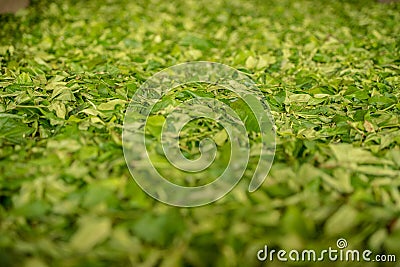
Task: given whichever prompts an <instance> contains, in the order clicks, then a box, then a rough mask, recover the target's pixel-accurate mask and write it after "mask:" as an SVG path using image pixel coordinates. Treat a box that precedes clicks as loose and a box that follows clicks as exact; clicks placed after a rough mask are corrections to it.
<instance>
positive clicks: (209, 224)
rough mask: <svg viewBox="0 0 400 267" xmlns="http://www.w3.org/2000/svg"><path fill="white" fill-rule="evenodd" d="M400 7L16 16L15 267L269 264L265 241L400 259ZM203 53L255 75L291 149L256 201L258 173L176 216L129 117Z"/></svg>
mask: <svg viewBox="0 0 400 267" xmlns="http://www.w3.org/2000/svg"><path fill="white" fill-rule="evenodd" d="M399 11H400V5H399V4H398V3H396V4H395V3H392V4H380V3H377V2H376V1H372V0H371V1H367V0H366V1H344V0H343V1H307V0H299V1H289V0H283V1H278V0H276V1H275V0H273V1H261V0H260V1H256V0H252V1H240V0H232V1H219V0H213V1H209V0H206V1H194V0H190V1H173V2H170V1H161V0H151V1H142V0H139V1H128V0H120V1H117V0H115V1H112V0H107V1H95V0H93V1H73V0H66V1H44V0H42V1H32V3H31V5H30V6H29V7H28V8H27V9H24V10H20V11H19V12H17V13H16V14H5V15H1V16H0V266H27V267H38V266H259V265H262V263H259V262H258V261H257V258H256V253H257V251H258V250H259V249H262V248H263V246H264V245H268V246H269V247H271V248H275V249H279V248H282V249H286V250H290V249H311V248H315V249H317V250H318V249H326V248H328V247H329V246H330V247H335V246H336V240H337V239H338V238H340V237H342V238H346V239H347V241H348V243H349V247H350V248H353V249H371V250H373V251H374V253H391V254H396V255H397V258H400V221H399V219H398V218H399V215H400V194H399V188H400V149H399V146H400V131H399V127H400V121H399V120H400V119H399V118H400V116H399V114H400V111H399V109H400V103H399V97H400V91H399V87H400V67H399V63H400V53H399V49H400V48H399V47H400V46H399V44H400V39H399V36H400V25H399V21H400V12H399ZM194 60H207V61H215V62H220V63H224V64H227V65H229V66H232V67H234V68H237V69H239V70H241V71H243V72H245V73H247V74H248V75H249V76H250V77H251V78H252V79H253V80H254V81H255V83H256V84H257V86H258V87H259V88H260V89H261V90H262V92H263V93H264V94H265V98H266V100H267V101H268V103H269V104H270V107H271V109H272V114H273V116H274V119H275V122H276V127H277V152H276V159H275V162H274V165H273V167H272V170H271V172H270V174H269V176H268V178H267V180H266V182H265V183H264V184H263V186H262V187H261V188H260V189H259V190H258V191H256V192H255V193H252V194H249V193H248V192H247V191H246V190H247V186H248V182H249V179H250V177H251V173H249V172H247V173H246V174H245V177H244V179H243V180H242V182H241V183H240V184H239V185H238V186H237V187H236V188H235V189H234V190H233V191H232V192H231V193H230V194H229V195H227V196H226V197H225V198H223V199H221V200H220V201H218V202H216V203H214V204H212V205H207V206H204V207H200V208H192V209H187V208H175V207H170V206H167V205H164V204H162V203H159V202H157V201H154V200H153V199H151V198H150V197H148V196H147V195H146V194H145V193H144V192H143V191H142V190H141V189H140V188H139V187H138V186H137V185H136V184H135V182H134V181H133V179H132V178H131V177H130V174H129V171H128V169H127V167H126V165H125V161H124V157H123V153H122V147H121V132H122V123H123V117H124V112H125V108H126V106H127V103H129V100H130V98H131V97H132V95H133V94H134V92H135V90H136V88H138V87H139V86H140V85H141V84H142V83H143V82H144V81H145V80H146V79H147V78H148V77H150V76H151V75H153V74H154V73H156V72H158V71H160V70H162V69H164V68H166V67H169V66H172V65H174V64H177V63H182V62H187V61H194ZM215 97H216V98H218V94H217V95H216V96H215ZM176 99H179V96H178V97H177V98H176ZM173 100H174V99H172V100H171V103H172V102H173ZM193 127H197V126H193ZM198 127H200V126H198ZM201 127H204V125H201ZM199 129H200V128H199ZM214 130H215V129H214ZM188 131H189V132H190V128H189V130H188ZM210 134H211V135H212V134H215V131H213V130H212V129H211V130H210ZM221 142H224V140H222V141H221ZM287 264H288V263H286V264H285V265H287ZM321 264H322V263H321ZM332 264H333V265H334V263H332ZM270 265H271V266H284V264H281V263H279V262H273V263H272V264H270ZM296 265H299V264H296ZM309 265H310V263H304V266H309ZM337 265H338V266H339V265H340V266H343V265H344V263H343V262H342V263H340V262H338V263H337ZM363 265H364V264H361V266H363ZM393 265H394V264H393V263H392V264H388V265H387V266H393ZM351 266H357V264H354V263H353V264H352V265H351ZM371 266H380V265H378V264H375V265H374V264H371Z"/></svg>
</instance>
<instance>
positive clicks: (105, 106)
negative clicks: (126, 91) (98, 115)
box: [97, 99, 126, 110]
mask: <svg viewBox="0 0 400 267" xmlns="http://www.w3.org/2000/svg"><path fill="white" fill-rule="evenodd" d="M125 103H126V101H125V100H122V99H113V100H110V101H108V102H107V103H101V104H100V105H99V106H98V107H97V108H98V109H99V110H114V109H115V106H116V105H122V106H124V105H125Z"/></svg>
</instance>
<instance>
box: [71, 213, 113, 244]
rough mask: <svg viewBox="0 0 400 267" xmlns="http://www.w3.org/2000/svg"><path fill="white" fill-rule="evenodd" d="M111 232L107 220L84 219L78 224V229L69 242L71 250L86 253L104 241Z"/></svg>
mask: <svg viewBox="0 0 400 267" xmlns="http://www.w3.org/2000/svg"><path fill="white" fill-rule="evenodd" d="M110 231H111V220H110V219H109V218H100V217H85V218H83V219H82V220H81V222H80V224H79V229H78V230H77V231H76V232H75V233H74V235H73V236H72V238H71V240H70V246H71V248H72V249H74V250H76V251H79V252H87V251H89V250H90V249H92V248H93V247H94V246H95V245H96V244H99V243H101V242H103V241H105V240H106V239H107V238H108V237H109V235H110Z"/></svg>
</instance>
